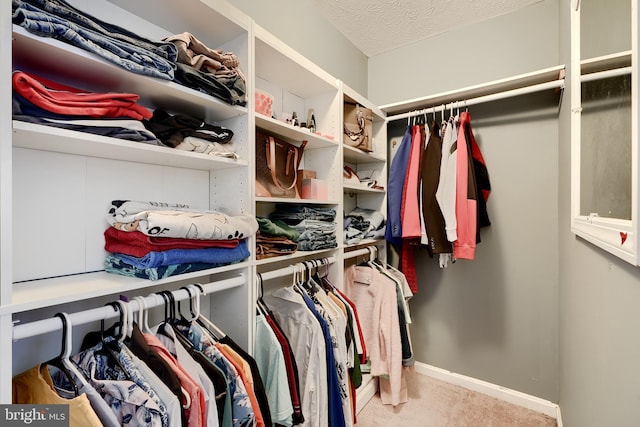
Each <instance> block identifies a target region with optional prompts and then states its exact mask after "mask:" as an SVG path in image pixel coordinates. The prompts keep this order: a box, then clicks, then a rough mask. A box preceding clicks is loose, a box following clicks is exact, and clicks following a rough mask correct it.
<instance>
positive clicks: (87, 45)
mask: <svg viewBox="0 0 640 427" xmlns="http://www.w3.org/2000/svg"><path fill="white" fill-rule="evenodd" d="M13 6H14V9H13V18H12V19H13V23H14V24H17V25H20V26H21V27H24V28H25V29H27V30H28V31H30V32H32V33H34V34H37V35H39V36H42V37H51V38H55V39H58V40H61V41H63V42H65V43H68V44H71V45H73V46H76V47H78V48H80V49H83V50H86V51H89V52H92V53H94V54H96V55H98V56H100V57H101V58H103V59H105V60H107V61H109V62H112V63H114V64H116V65H118V66H120V67H122V68H124V69H126V70H128V71H131V72H134V73H138V74H142V75H147V76H151V77H157V78H161V79H164V80H173V77H174V68H175V63H174V62H170V61H168V60H167V59H165V58H163V57H161V56H158V55H156V54H154V53H153V52H151V51H148V50H146V49H144V48H141V47H139V46H136V45H134V44H131V43H127V42H124V41H121V40H118V39H115V38H113V37H111V36H106V35H103V34H100V33H98V32H95V31H93V30H89V29H86V28H84V27H81V26H79V25H77V24H75V23H73V22H70V21H68V20H65V19H63V18H60V17H57V16H55V15H52V14H49V13H47V12H44V11H42V10H40V9H38V8H36V7H35V6H32V5H30V4H28V3H24V2H23V1H22V0H13Z"/></svg>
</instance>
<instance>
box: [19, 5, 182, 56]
mask: <svg viewBox="0 0 640 427" xmlns="http://www.w3.org/2000/svg"><path fill="white" fill-rule="evenodd" d="M22 1H23V2H25V3H29V4H31V5H32V6H35V7H37V8H39V9H42V10H43V11H46V12H48V13H50V14H52V15H55V16H58V17H60V18H64V19H67V20H69V21H71V22H74V23H76V24H78V25H80V26H81V27H84V28H87V29H90V30H94V31H95V32H97V33H100V34H104V35H107V36H110V37H113V38H115V39H118V40H122V41H124V42H127V43H130V44H132V45H135V46H138V47H141V48H143V49H145V50H148V51H150V52H152V53H154V54H156V55H159V56H161V57H163V58H165V59H167V60H169V61H170V62H175V61H176V60H177V58H178V49H177V48H176V46H175V45H174V44H173V43H169V42H161V41H150V40H147V39H145V38H143V37H140V36H139V35H137V34H135V33H133V32H131V31H129V30H127V29H125V28H122V27H119V26H117V25H114V24H111V23H108V22H104V21H101V20H100V19H98V18H96V17H94V16H92V15H89V14H88V13H86V12H83V11H80V10H78V9H76V8H74V7H73V6H71V5H70V4H69V3H67V2H65V1H64V0H22Z"/></svg>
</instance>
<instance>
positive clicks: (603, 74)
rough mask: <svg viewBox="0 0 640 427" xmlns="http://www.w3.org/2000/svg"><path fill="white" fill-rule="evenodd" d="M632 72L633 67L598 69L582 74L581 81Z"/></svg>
mask: <svg viewBox="0 0 640 427" xmlns="http://www.w3.org/2000/svg"><path fill="white" fill-rule="evenodd" d="M627 74H631V67H622V68H615V69H613V70H605V71H597V72H594V73H588V74H583V75H581V76H580V82H581V83H585V82H591V81H594V80H603V79H608V78H611V77H619V76H624V75H627Z"/></svg>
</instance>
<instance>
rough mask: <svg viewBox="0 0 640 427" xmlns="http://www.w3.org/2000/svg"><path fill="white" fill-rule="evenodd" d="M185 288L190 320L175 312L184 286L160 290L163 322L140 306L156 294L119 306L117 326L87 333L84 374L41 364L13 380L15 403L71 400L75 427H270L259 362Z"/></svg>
mask: <svg viewBox="0 0 640 427" xmlns="http://www.w3.org/2000/svg"><path fill="white" fill-rule="evenodd" d="M184 289H185V290H187V291H188V293H189V296H190V297H191V296H192V295H196V296H197V297H196V301H197V303H196V304H195V306H196V307H197V308H196V309H195V311H194V310H193V307H192V305H191V302H193V300H190V310H191V314H192V316H191V318H190V319H186V318H185V317H184V316H183V315H181V314H180V313H179V310H178V311H177V312H176V310H175V305H174V303H175V296H176V295H177V293H178V292H182V291H181V290H180V291H174V292H167V291H165V292H163V293H162V294H163V295H162V296H163V298H166V300H165V320H164V321H163V322H161V323H160V324H159V325H156V326H153V327H151V328H149V327H148V326H147V324H146V320H144V319H145V318H144V316H143V315H142V312H143V305H142V303H143V302H145V301H152V300H154V299H156V298H159V296H158V295H152V296H149V297H147V298H143V297H136V299H134V300H133V301H131V302H129V303H124V302H120V301H119V302H117V304H116V303H114V304H115V305H114V308H117V310H118V311H119V312H120V313H121V318H120V320H119V322H118V323H116V325H117V327H116V325H114V326H113V327H112V328H110V329H108V330H104V329H103V328H101V330H100V331H98V332H94V333H89V334H87V335H86V336H85V339H84V340H83V343H82V347H81V351H80V352H79V353H76V354H74V355H70V356H69V361H70V362H71V363H73V366H74V367H75V368H77V372H78V375H79V376H74V377H70V376H68V375H67V374H64V373H62V372H61V370H60V369H54V368H52V367H50V366H48V365H46V364H38V365H37V366H35V367H34V368H32V369H30V370H27V371H26V372H23V373H21V374H18V375H16V376H15V377H14V380H13V401H14V403H31V404H33V403H68V404H70V418H71V422H70V425H71V426H91V425H95V426H99V425H105V426H113V427H115V426H120V425H129V426H138V425H139V426H161V427H174V426H181V427H182V426H189V427H191V426H213V427H216V426H224V427H230V426H232V425H234V424H237V425H240V424H242V425H248V426H249V425H250V426H272V425H273V424H272V420H271V414H270V410H269V406H268V401H267V397H266V392H265V389H264V384H263V382H262V379H261V376H260V373H259V371H258V368H257V365H256V363H255V360H254V359H253V358H252V357H251V356H249V355H248V354H247V353H246V352H244V351H243V350H242V349H241V348H240V347H239V346H238V345H237V344H236V343H235V342H234V341H233V340H232V339H231V338H230V337H229V336H227V335H226V334H224V332H222V331H221V330H220V329H219V328H217V327H215V325H214V324H213V323H212V322H211V321H210V320H208V319H207V318H206V317H204V316H202V315H201V314H200V313H199V295H200V291H199V289H198V288H197V287H196V286H195V285H190V286H188V287H185V288H184ZM136 302H137V304H136ZM145 305H146V303H145ZM133 306H136V307H137V308H138V309H139V310H140V316H139V318H138V320H137V321H134V319H133V317H134V315H133V314H131V312H130V310H131V307H133ZM150 306H153V305H152V304H150ZM155 306H157V304H155ZM145 309H146V308H145ZM178 314H180V316H179V317H178ZM65 318H68V315H66V314H65ZM70 328H71V325H70V323H65V322H63V336H70V334H71V332H70ZM67 329H69V330H67ZM68 347H71V346H70V345H69V346H68ZM80 380H81V381H80ZM74 384H80V385H81V387H74ZM76 389H77V390H78V393H77V394H76V392H75V390H76Z"/></svg>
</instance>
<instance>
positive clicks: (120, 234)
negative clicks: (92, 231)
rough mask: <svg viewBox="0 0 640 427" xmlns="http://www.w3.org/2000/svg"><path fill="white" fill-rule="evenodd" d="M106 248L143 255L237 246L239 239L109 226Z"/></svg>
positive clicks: (105, 234)
mask: <svg viewBox="0 0 640 427" xmlns="http://www.w3.org/2000/svg"><path fill="white" fill-rule="evenodd" d="M104 241H105V243H104V249H105V250H106V251H107V252H112V253H121V254H125V255H131V256H135V257H139V258H140V257H143V256H145V255H147V254H148V253H149V252H152V251H154V252H160V251H166V250H169V249H199V248H235V247H236V246H238V244H239V243H240V240H239V239H230V240H196V239H183V238H175V237H151V236H147V235H145V234H142V233H141V232H140V231H122V230H118V229H115V228H113V227H109V228H107V229H106V230H105V232H104Z"/></svg>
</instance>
